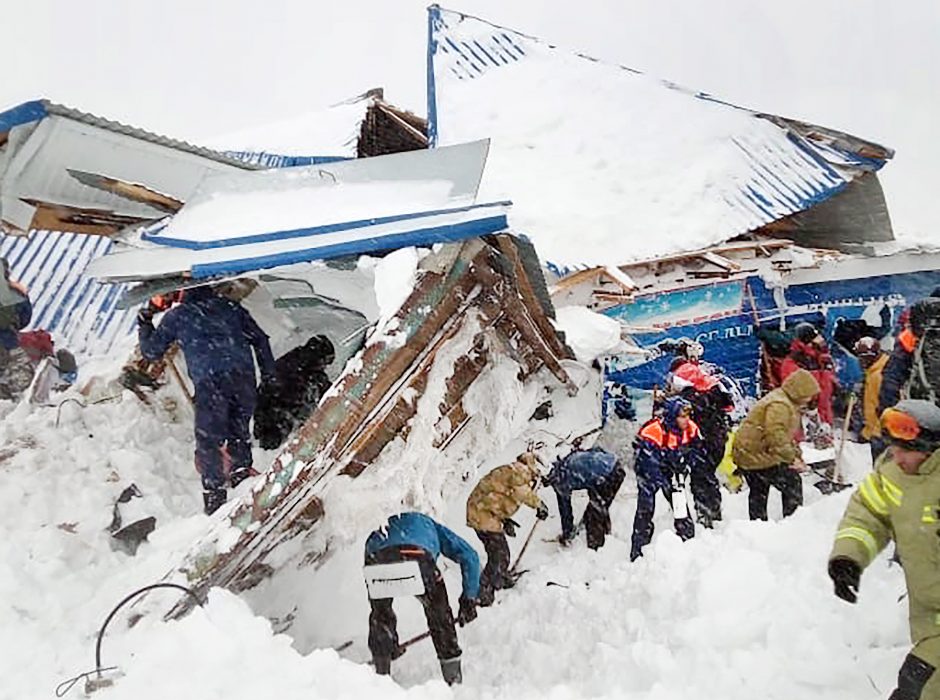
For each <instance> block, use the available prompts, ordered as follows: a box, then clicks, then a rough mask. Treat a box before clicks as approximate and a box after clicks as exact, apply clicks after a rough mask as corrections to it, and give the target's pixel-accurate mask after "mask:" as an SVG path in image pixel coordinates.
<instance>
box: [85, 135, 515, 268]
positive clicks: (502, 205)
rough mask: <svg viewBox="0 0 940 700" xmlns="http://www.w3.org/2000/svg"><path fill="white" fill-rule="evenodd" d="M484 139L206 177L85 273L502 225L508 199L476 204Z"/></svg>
mask: <svg viewBox="0 0 940 700" xmlns="http://www.w3.org/2000/svg"><path fill="white" fill-rule="evenodd" d="M488 146H489V144H488V142H486V141H477V142H473V143H468V144H462V145H459V146H452V147H448V148H439V149H434V150H431V151H427V150H423V151H411V152H408V153H398V154H394V155H389V156H380V157H375V158H366V159H359V160H352V161H342V162H337V163H334V164H329V165H322V166H311V167H308V168H292V169H289V170H272V171H264V172H255V173H240V174H235V175H226V176H219V177H215V178H207V179H206V181H205V182H204V183H203V186H202V188H201V189H200V191H199V192H197V194H196V195H195V196H194V197H193V198H192V199H191V200H190V201H189V202H188V203H187V204H186V205H185V206H184V207H183V208H182V209H181V210H180V211H179V213H177V214H176V215H175V216H174V217H173V218H172V219H170V220H169V221H168V223H167V224H166V225H165V226H163V227H161V228H159V229H156V230H150V231H147V232H145V233H144V234H143V235H142V236H141V245H142V246H144V247H140V248H137V249H131V250H125V251H123V252H119V253H118V252H116V253H114V254H112V255H109V256H106V257H104V258H101V259H99V260H96V261H95V262H94V263H93V264H92V265H90V266H89V274H91V275H93V276H95V277H98V278H100V279H107V280H112V281H130V280H144V279H155V278H159V277H165V276H176V275H184V276H191V277H194V278H208V277H216V276H220V275H232V274H241V273H246V272H252V271H254V270H261V269H268V268H272V267H280V266H282V265H288V264H293V263H298V262H309V261H313V260H324V259H329V258H335V257H340V256H346V255H353V254H365V253H375V252H378V251H382V250H389V249H393V248H402V247H407V246H430V245H433V244H435V243H443V242H449V241H456V240H461V239H464V238H468V237H472V236H479V235H485V234H489V233H496V232H499V231H504V230H506V229H507V228H508V226H509V222H508V220H507V212H508V209H509V206H510V203H509V202H508V201H496V202H487V203H477V202H476V192H477V188H478V186H479V182H480V177H481V175H482V172H483V168H484V165H485V163H486V157H487V150H488Z"/></svg>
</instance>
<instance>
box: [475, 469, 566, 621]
mask: <svg viewBox="0 0 940 700" xmlns="http://www.w3.org/2000/svg"><path fill="white" fill-rule="evenodd" d="M538 478H539V472H538V468H537V467H536V466H535V455H534V454H532V453H531V452H525V453H523V454H521V455H519V456H518V457H517V458H516V461H515V462H513V463H512V464H507V465H504V466H502V467H497V468H496V469H494V470H493V471H491V472H490V473H489V474H487V475H486V476H484V477H483V478H482V479H480V483H478V484H477V485H476V487H475V488H474V489H473V491H472V492H471V494H470V498H468V499H467V525H468V526H469V527H472V528H473V530H474V531H475V532H476V533H477V537H479V538H480V541H481V542H482V543H483V547H484V549H486V566H485V567H484V568H483V576H482V579H481V582H480V589H481V590H480V605H481V606H483V607H487V606H489V605H492V604H493V598H494V595H495V592H496V591H498V590H500V589H503V588H512V587H513V585H515V581H514V580H513V577H512V575H511V574H510V573H509V542H507V541H506V536H507V535H508V536H509V537H515V535H516V527H517V526H518V523H516V522H515V521H514V520H513V519H512V516H514V515H515V514H516V512H517V511H518V510H519V508H520V507H522V505H523V504H524V505H527V506H529V507H530V508H534V509H535V515H536V517H537V518H538V519H539V520H545V518H547V517H548V508H547V507H546V506H545V504H544V503H542V500H541V499H540V498H539V497H538V494H536V493H535V489H534V488H533V487H534V486H535V484H536V482H537V480H538Z"/></svg>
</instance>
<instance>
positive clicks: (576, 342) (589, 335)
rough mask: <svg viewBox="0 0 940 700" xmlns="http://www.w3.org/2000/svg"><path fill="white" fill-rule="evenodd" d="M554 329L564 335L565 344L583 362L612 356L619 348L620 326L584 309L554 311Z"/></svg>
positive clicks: (610, 319)
mask: <svg viewBox="0 0 940 700" xmlns="http://www.w3.org/2000/svg"><path fill="white" fill-rule="evenodd" d="M555 328H557V329H558V330H560V331H562V332H564V334H565V342H566V343H567V344H568V346H569V347H570V348H571V349H572V350H574V354H575V356H576V357H577V358H578V359H579V360H581V361H584V362H590V361H591V360H594V359H595V358H598V357H601V356H602V355H607V354H609V353H612V352H614V351H615V350H616V349H617V347H618V346H619V345H620V323H619V322H618V321H615V320H614V319H612V318H609V317H607V316H604V315H602V314H599V313H597V312H595V311H591V310H590V309H588V308H587V307H584V306H564V307H562V308H560V309H556V310H555Z"/></svg>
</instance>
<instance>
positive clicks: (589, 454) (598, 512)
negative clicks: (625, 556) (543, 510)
mask: <svg viewBox="0 0 940 700" xmlns="http://www.w3.org/2000/svg"><path fill="white" fill-rule="evenodd" d="M625 477H626V472H625V471H624V469H623V467H622V466H621V465H620V460H619V459H617V457H616V456H615V455H613V454H611V453H610V452H607V451H606V450H603V449H601V448H600V447H593V448H591V449H589V450H577V449H576V450H575V451H574V452H572V453H571V454H569V455H568V456H567V457H565V458H564V459H559V460H556V461H555V464H554V465H553V466H552V469H551V471H550V472H549V473H548V475H547V476H545V477H544V478H543V480H542V481H543V483H544V484H545V485H547V486H551V487H552V488H553V489H554V490H555V497H556V499H557V500H558V514H559V516H560V517H561V536H560V537H559V538H558V541H559V542H560V543H561V544H562V545H563V546H567V545H569V544H570V543H571V542H572V540H574V538H575V536H576V535H577V534H578V531H579V530H580V526H578V527H575V524H574V511H573V510H572V508H571V494H572V493H573V492H574V491H581V490H584V491H587V493H588V498H589V499H590V500H589V502H588V506H587V509H586V510H585V511H584V516H583V517H582V520H581V523H582V524H583V525H584V529H585V530H586V531H587V546H588V547H590V548H591V549H600V548H601V547H603V546H604V542H605V541H606V539H607V535H609V534H610V530H611V525H610V506H611V504H612V503H613V502H614V498H615V497H616V496H617V492H618V491H619V490H620V487H621V486H622V485H623V480H624V478H625Z"/></svg>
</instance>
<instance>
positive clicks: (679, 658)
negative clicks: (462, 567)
mask: <svg viewBox="0 0 940 700" xmlns="http://www.w3.org/2000/svg"><path fill="white" fill-rule="evenodd" d="M11 409H12V407H11V406H10V405H9V404H7V405H6V406H4V407H3V410H4V411H5V415H4V420H3V426H2V428H0V431H2V432H0V436H2V439H3V447H2V454H0V475H2V480H3V489H2V490H0V499H2V503H0V505H2V508H0V552H2V555H3V556H2V557H0V562H2V564H0V594H2V600H3V601H4V605H3V607H2V608H0V629H2V634H0V658H3V659H4V664H3V666H4V669H5V673H4V680H3V684H2V685H3V692H2V693H0V696H2V697H4V698H6V697H10V698H42V697H50V696H51V694H52V692H53V689H54V687H55V685H56V684H57V683H58V682H59V681H60V680H63V679H65V678H67V677H69V676H71V675H74V674H76V673H78V672H80V671H85V670H89V669H90V668H92V667H93V647H94V634H95V632H96V630H97V627H98V626H99V625H100V623H101V621H102V620H103V618H104V616H105V615H106V613H107V612H108V611H109V610H110V609H111V607H112V606H113V605H114V604H115V603H117V601H118V600H120V598H121V597H123V595H125V594H126V593H127V592H129V591H130V590H133V589H134V588H136V587H138V586H141V585H144V584H147V583H150V582H153V581H155V580H157V579H158V578H160V577H161V576H162V575H163V574H164V573H165V572H166V571H167V570H168V568H169V567H171V566H173V565H174V564H175V563H176V562H178V561H179V559H180V556H181V553H182V552H184V551H185V550H186V549H187V548H188V547H189V545H190V544H191V542H192V541H193V539H195V538H196V537H197V536H198V535H199V534H201V533H202V532H204V530H205V529H206V527H207V526H208V524H209V519H208V518H206V517H205V516H202V515H197V514H196V513H198V510H199V506H200V504H199V484H198V478H197V476H196V474H195V472H194V471H193V469H192V458H191V454H192V453H191V437H190V434H191V427H190V426H191V423H190V420H191V418H190V416H189V415H188V411H189V409H188V407H186V406H185V405H175V406H174V405H173V403H172V402H164V405H161V406H159V407H157V408H155V409H149V408H145V407H143V406H141V405H140V404H138V403H137V402H136V399H133V398H132V397H130V396H125V398H124V401H123V402H121V403H103V404H99V405H94V406H89V407H87V408H84V409H81V408H79V407H78V406H77V405H75V404H67V405H65V406H64V407H63V408H62V409H61V419H60V426H59V427H58V428H56V427H55V420H56V409H53V408H36V409H33V410H32V412H28V411H26V410H25V409H23V408H17V409H15V410H13V411H12V412H10V411H11ZM850 448H852V458H853V459H852V469H851V474H850V478H854V477H855V476H857V475H858V474H859V473H862V472H864V470H865V469H867V468H868V464H867V460H866V459H865V457H864V455H865V453H866V450H865V448H863V447H857V446H850ZM272 456H273V455H270V454H262V453H258V454H257V455H256V457H257V459H258V463H259V466H260V465H264V464H265V463H266V462H268V461H270V458H271V457H272ZM381 479H382V476H381V474H379V473H375V474H370V473H368V472H367V473H366V474H364V475H363V476H362V477H360V479H359V480H358V481H357V484H356V487H357V488H356V491H357V492H360V493H368V490H369V488H370V486H371V487H372V488H377V487H379V485H380V484H381ZM811 480H812V479H810V478H807V483H806V494H807V499H808V502H809V504H808V506H807V507H806V508H804V509H802V510H800V511H799V512H798V513H797V515H796V516H795V517H793V518H792V519H789V520H787V521H783V522H770V523H750V522H747V521H746V520H745V511H746V508H745V499H746V496H745V495H744V494H739V495H734V496H730V497H726V500H725V503H726V521H725V522H724V523H723V524H722V525H721V526H720V527H719V528H718V529H717V530H716V531H714V532H701V531H700V532H699V533H698V536H697V537H696V539H695V540H693V541H691V542H689V543H684V544H683V543H681V542H680V541H679V540H678V539H677V538H676V537H675V535H673V534H672V533H671V532H670V531H669V530H670V521H669V518H668V509H667V508H666V507H665V503H662V502H661V503H660V504H659V513H658V519H657V535H656V537H655V539H654V542H653V544H652V545H651V546H650V547H649V548H648V549H647V553H646V556H645V557H644V559H642V560H640V561H639V562H637V563H635V564H630V563H629V561H628V551H629V550H628V546H629V544H628V540H629V533H630V528H631V524H632V518H633V512H634V501H635V484H634V482H633V480H632V478H631V479H628V481H627V483H626V484H625V485H624V488H623V490H622V491H621V493H620V495H619V497H618V499H617V501H616V502H615V505H614V508H613V521H614V537H613V539H612V540H610V541H609V542H608V544H607V546H606V547H605V548H604V549H603V550H601V551H600V552H597V553H594V552H590V551H589V550H587V549H586V548H585V546H584V543H583V540H582V541H581V542H578V543H576V544H575V545H573V546H572V547H571V548H570V549H566V550H559V549H558V547H557V545H555V544H552V543H548V542H544V541H543V539H547V538H549V537H552V536H555V535H556V534H557V532H558V520H557V513H556V512H555V504H554V502H553V499H550V498H549V497H550V496H551V493H550V492H544V493H543V496H544V497H545V498H546V500H547V501H548V502H549V504H550V506H551V509H552V511H553V516H552V518H551V519H550V520H549V521H548V522H547V523H545V524H543V525H541V526H540V529H539V531H537V533H536V536H535V539H534V544H533V546H532V547H531V548H530V550H529V552H528V553H527V554H526V558H525V560H524V566H523V568H528V569H530V571H529V573H528V574H526V575H525V576H524V577H523V579H522V580H521V581H520V584H519V586H517V588H515V589H514V590H512V591H508V592H505V593H503V594H501V596H500V597H499V599H498V603H497V604H496V605H495V606H494V607H492V608H489V609H485V610H482V611H481V613H480V617H479V618H478V620H477V621H476V622H475V623H473V624H472V625H471V626H468V627H467V628H465V629H463V630H461V632H460V639H461V644H462V646H463V648H464V675H465V684H464V686H463V687H461V688H457V689H455V690H453V691H451V690H450V689H448V688H446V686H444V685H443V683H442V682H441V681H440V679H439V672H438V669H437V664H436V660H435V659H434V654H433V650H432V647H431V645H430V643H428V642H423V643H421V644H419V645H417V646H415V647H414V648H413V649H411V650H410V651H409V652H408V653H407V654H406V655H405V656H404V657H403V658H402V659H400V660H399V661H397V662H396V663H395V665H394V668H393V678H394V682H393V681H392V680H389V679H383V678H378V677H376V676H375V675H374V674H372V672H371V669H370V667H369V666H367V665H365V664H364V663H362V662H364V661H365V660H367V658H368V651H367V649H366V645H365V636H366V610H367V603H366V600H365V590H364V585H363V583H362V580H361V576H360V575H359V564H360V561H361V560H360V548H361V542H356V543H355V544H353V545H351V546H350V547H348V548H346V549H344V550H342V551H339V552H336V553H335V554H334V556H333V558H332V559H331V560H330V561H329V562H328V563H327V564H325V565H324V566H323V567H322V568H321V570H319V571H317V572H316V573H314V570H313V569H309V570H308V571H307V572H306V574H305V575H306V576H308V577H309V578H308V579H303V577H294V578H293V579H287V580H288V581H289V582H290V586H294V589H293V590H294V592H295V593H296V596H297V598H296V600H297V601H298V603H299V604H300V605H303V601H304V597H305V595H307V596H309V595H310V594H311V592H315V594H316V595H317V596H320V597H323V598H325V600H322V601H320V605H325V606H330V607H331V608H332V614H331V615H330V616H329V618H330V619H329V622H328V623H324V624H321V625H317V624H316V623H315V622H312V621H311V620H310V619H307V618H305V617H304V616H303V614H302V613H303V611H302V610H298V611H297V612H296V613H295V617H296V618H297V620H301V621H302V623H303V624H301V622H295V623H294V626H293V628H292V629H291V634H292V635H293V636H294V637H295V638H296V640H297V641H296V642H295V643H294V645H293V646H292V640H291V638H289V637H287V636H286V635H283V634H282V635H276V634H274V632H273V631H272V626H271V624H270V623H269V622H268V621H266V620H265V619H263V618H261V617H259V616H257V615H255V614H253V613H252V611H251V609H250V608H249V606H248V605H247V603H246V602H245V600H241V599H239V598H237V597H236V596H234V595H233V594H231V593H228V592H225V591H220V590H216V591H213V593H212V595H211V596H210V600H209V603H208V605H207V606H206V607H205V608H203V609H197V610H195V611H194V612H193V613H191V614H190V615H189V616H188V617H186V618H185V619H183V620H181V621H178V622H172V623H164V622H162V621H161V620H160V618H159V615H157V614H151V615H149V616H147V617H145V618H144V619H143V620H142V621H141V622H140V623H139V624H137V625H136V626H135V627H134V628H133V629H131V630H127V629H126V628H125V627H124V626H123V625H122V624H116V625H115V626H114V628H113V629H112V630H111V631H110V632H109V634H108V636H107V638H106V640H105V643H104V656H103V659H104V663H105V664H106V665H119V666H120V667H121V669H122V671H123V672H124V673H125V674H126V675H125V676H124V677H122V678H120V679H119V680H118V681H117V683H116V685H115V686H114V687H113V688H111V689H107V690H104V691H100V692H99V693H97V694H96V696H97V697H101V698H135V700H148V699H149V698H166V697H193V698H197V697H198V698H200V699H202V700H208V699H210V698H226V700H238V699H239V698H246V699H249V698H250V699H252V700H254V699H255V698H258V697H262V696H271V697H279V698H285V699H286V698H304V699H305V700H309V699H311V698H323V699H338V698H349V697H364V696H365V697H371V696H379V695H381V696H384V697H406V696H407V697H412V698H418V699H424V698H443V697H450V696H451V695H452V694H455V695H457V696H459V697H466V698H517V697H549V698H568V697H627V698H657V699H662V698H689V697H696V698H716V699H717V698H723V699H734V698H742V700H743V699H744V698H747V699H748V700H750V699H751V698H753V697H755V696H757V697H767V698H781V699H782V698H788V699H789V698H796V697H799V698H832V699H835V698H845V699H848V698H864V697H871V698H875V697H883V696H884V695H885V694H886V693H887V691H889V690H890V688H891V687H893V686H892V683H893V679H894V675H895V673H896V671H897V668H898V666H899V664H900V662H901V659H902V657H903V655H904V654H905V653H906V651H907V647H908V641H907V627H906V606H905V603H904V602H903V601H899V597H900V595H901V594H902V592H903V580H902V576H901V572H900V570H899V568H898V567H896V566H889V565H888V563H887V560H886V558H884V557H883V558H882V559H880V560H879V561H878V562H877V563H876V564H874V565H873V566H872V567H871V569H870V570H869V571H868V572H867V573H866V575H865V577H864V579H863V583H862V592H861V600H860V602H859V604H858V606H855V607H852V606H848V605H846V604H844V603H842V602H841V601H839V600H837V599H836V598H835V597H834V596H832V594H831V592H830V584H829V581H828V579H827V577H826V574H825V559H826V555H827V553H828V549H829V546H830V543H831V538H832V535H833V531H834V527H835V524H836V521H837V519H838V517H839V516H840V514H841V511H842V509H843V507H844V505H845V502H846V500H847V498H848V495H849V492H845V493H843V494H840V495H837V496H831V497H822V496H820V495H819V494H818V493H817V492H816V491H815V489H813V488H812V487H811V486H810V482H811ZM130 482H135V483H136V484H137V485H138V486H139V487H140V489H141V491H142V492H144V494H145V498H144V499H143V502H142V503H141V504H140V506H139V507H140V508H143V509H145V510H147V511H148V512H150V513H152V514H153V515H156V516H157V518H158V527H157V530H156V531H155V532H154V533H153V535H151V538H150V543H149V544H145V545H143V546H142V547H141V549H140V551H139V553H138V555H137V557H135V558H130V557H128V556H127V555H125V554H120V553H115V552H113V551H111V549H110V548H109V546H108V536H107V533H106V532H105V527H106V526H107V524H108V522H109V521H110V518H111V510H110V507H111V503H112V502H113V500H114V498H116V496H117V495H118V493H119V492H120V490H121V489H122V488H123V487H124V486H126V485H127V484H128V483H130ZM471 486H472V484H467V485H466V486H465V489H469V488H470V487H471ZM462 497H463V494H462V493H461V496H460V498H455V499H454V500H453V501H451V502H450V503H448V504H447V507H446V511H447V522H448V524H451V525H453V526H454V527H455V528H456V529H457V530H458V531H459V532H461V533H463V534H465V535H468V538H469V541H470V542H472V543H473V544H474V546H478V545H479V543H478V542H477V541H476V539H475V537H473V535H472V533H469V532H468V531H467V530H466V528H463V527H462V500H461V499H462ZM774 504H775V506H774V507H772V510H771V513H772V515H773V514H775V515H776V517H779V504H778V502H777V501H774ZM579 505H580V506H581V507H583V502H581V504H578V503H577V502H576V509H577V508H578V507H579ZM521 515H522V517H521V518H520V521H521V522H522V525H523V528H522V534H523V535H524V534H525V533H526V532H527V531H528V528H529V526H530V525H531V523H532V522H533V520H532V514H531V513H528V512H526V513H522V514H521ZM380 520H381V517H380V516H379V514H375V521H376V525H378V524H379V522H380ZM521 540H522V537H519V538H517V540H515V541H514V542H513V549H514V552H516V551H518V549H519V547H520V546H521ZM445 576H446V577H447V579H448V585H449V589H450V592H451V595H452V597H453V598H454V599H456V596H457V594H458V591H459V585H458V580H459V572H458V570H457V567H456V566H453V565H451V566H448V567H447V569H446V572H445ZM308 582H309V583H308ZM549 584H551V585H549ZM556 584H558V585H556ZM272 590H273V589H272ZM280 592H281V594H282V595H283V594H284V593H285V588H284V586H283V585H282V586H281V588H280ZM287 592H290V588H288V589H287ZM265 593H266V589H265V587H264V586H260V587H259V588H258V589H255V590H254V591H251V592H250V593H248V594H247V595H246V596H245V598H246V599H247V600H250V601H251V602H252V604H253V605H255V607H256V609H259V608H264V607H268V606H265V605H264V600H263V599H262V598H263V596H264V595H265ZM159 595H162V594H157V596H154V597H153V598H152V599H148V604H152V605H153V606H154V607H155V608H158V607H159V606H158V605H157V602H158V600H157V598H158V596H159ZM268 602H269V603H270V604H271V606H273V605H274V603H275V601H268ZM396 607H397V609H398V610H399V612H400V615H399V617H400V633H401V636H402V639H405V638H407V637H408V636H410V635H411V634H413V633H417V632H420V631H422V630H423V624H422V622H421V616H420V613H419V607H418V604H417V603H416V602H414V601H408V600H405V601H400V602H399V603H397V604H396ZM275 624H276V626H277V628H278V629H281V628H286V627H288V626H289V624H290V620H289V619H279V620H276V621H275ZM345 640H350V641H352V642H353V643H352V645H351V646H350V647H348V648H347V649H345V650H344V651H343V652H342V655H343V656H345V657H347V658H340V655H338V654H337V653H336V652H335V651H333V650H331V649H328V648H327V649H319V650H317V649H315V647H317V646H329V645H338V644H339V643H340V642H342V641H345ZM396 683H397V684H396ZM876 688H877V689H878V690H876ZM80 694H81V690H80V686H79V687H77V688H75V689H73V690H72V691H71V693H70V696H71V697H78V696H80Z"/></svg>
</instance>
